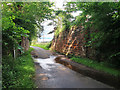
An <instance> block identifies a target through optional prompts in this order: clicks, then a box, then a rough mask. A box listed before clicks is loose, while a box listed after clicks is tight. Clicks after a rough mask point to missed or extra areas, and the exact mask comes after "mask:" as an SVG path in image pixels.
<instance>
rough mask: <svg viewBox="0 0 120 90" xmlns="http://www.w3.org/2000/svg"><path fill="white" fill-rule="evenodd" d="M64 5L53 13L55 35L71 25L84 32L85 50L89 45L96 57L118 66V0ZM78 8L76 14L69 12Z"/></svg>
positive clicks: (119, 57)
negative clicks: (62, 8)
mask: <svg viewBox="0 0 120 90" xmlns="http://www.w3.org/2000/svg"><path fill="white" fill-rule="evenodd" d="M65 6H66V7H65V10H64V11H63V10H58V11H56V13H55V15H56V19H57V24H56V30H55V36H56V38H57V37H59V34H60V33H61V32H62V31H64V32H69V31H70V30H71V29H72V28H71V27H73V26H74V27H76V30H77V29H78V30H79V32H80V31H82V32H81V33H85V34H84V38H83V40H85V42H84V43H83V44H84V48H85V49H86V52H89V49H91V50H93V51H92V52H91V55H92V56H94V57H95V58H96V61H99V62H102V61H103V60H104V61H105V62H106V61H107V62H109V63H110V64H114V65H115V66H116V67H117V68H120V42H119V38H120V25H119V24H118V23H119V22H120V9H119V6H120V1H119V2H68V3H67V4H66V5H65ZM80 11H81V13H79V15H78V16H75V17H72V16H71V14H72V13H74V12H80ZM101 12H102V13H101ZM63 39H64V38H63ZM81 39H82V38H81Z"/></svg>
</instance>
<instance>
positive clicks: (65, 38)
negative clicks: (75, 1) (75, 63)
mask: <svg viewBox="0 0 120 90" xmlns="http://www.w3.org/2000/svg"><path fill="white" fill-rule="evenodd" d="M84 34H85V32H83V29H82V28H78V27H72V28H71V30H69V31H63V32H61V33H60V34H59V35H58V36H57V37H54V39H53V41H52V45H51V49H52V50H56V51H58V52H60V53H64V54H65V55H68V54H74V55H76V56H78V55H79V56H81V57H86V48H85V47H84V45H85V42H86V41H85V40H84Z"/></svg>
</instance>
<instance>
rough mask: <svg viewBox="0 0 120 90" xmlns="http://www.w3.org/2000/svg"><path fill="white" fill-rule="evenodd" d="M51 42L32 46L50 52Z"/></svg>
mask: <svg viewBox="0 0 120 90" xmlns="http://www.w3.org/2000/svg"><path fill="white" fill-rule="evenodd" d="M50 44H51V43H50V42H49V43H39V44H32V46H36V47H40V48H43V49H45V50H50Z"/></svg>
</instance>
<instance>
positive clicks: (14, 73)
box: [2, 48, 35, 88]
mask: <svg viewBox="0 0 120 90" xmlns="http://www.w3.org/2000/svg"><path fill="white" fill-rule="evenodd" d="M32 50H33V48H30V49H29V51H27V52H25V53H23V54H22V55H21V56H19V57H17V58H16V59H14V58H13V57H12V56H11V55H9V56H3V59H2V87H3V88H34V87H35V85H34V81H33V76H34V74H35V67H34V63H33V59H32V57H31V54H30V52H31V51H32Z"/></svg>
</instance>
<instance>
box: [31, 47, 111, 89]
mask: <svg viewBox="0 0 120 90" xmlns="http://www.w3.org/2000/svg"><path fill="white" fill-rule="evenodd" d="M32 48H34V49H35V50H34V52H35V51H36V52H37V55H38V54H39V58H34V62H35V67H36V75H35V83H36V85H37V88H112V87H110V86H108V85H106V84H103V83H101V82H99V81H96V80H94V79H92V78H89V77H86V76H84V75H82V74H80V73H78V72H75V71H73V70H71V69H69V68H67V67H65V66H63V65H61V64H59V63H56V62H55V61H54V59H55V58H56V56H54V55H52V54H51V53H50V51H47V50H44V49H41V48H39V47H33V46H32ZM38 52H39V53H38Z"/></svg>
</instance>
